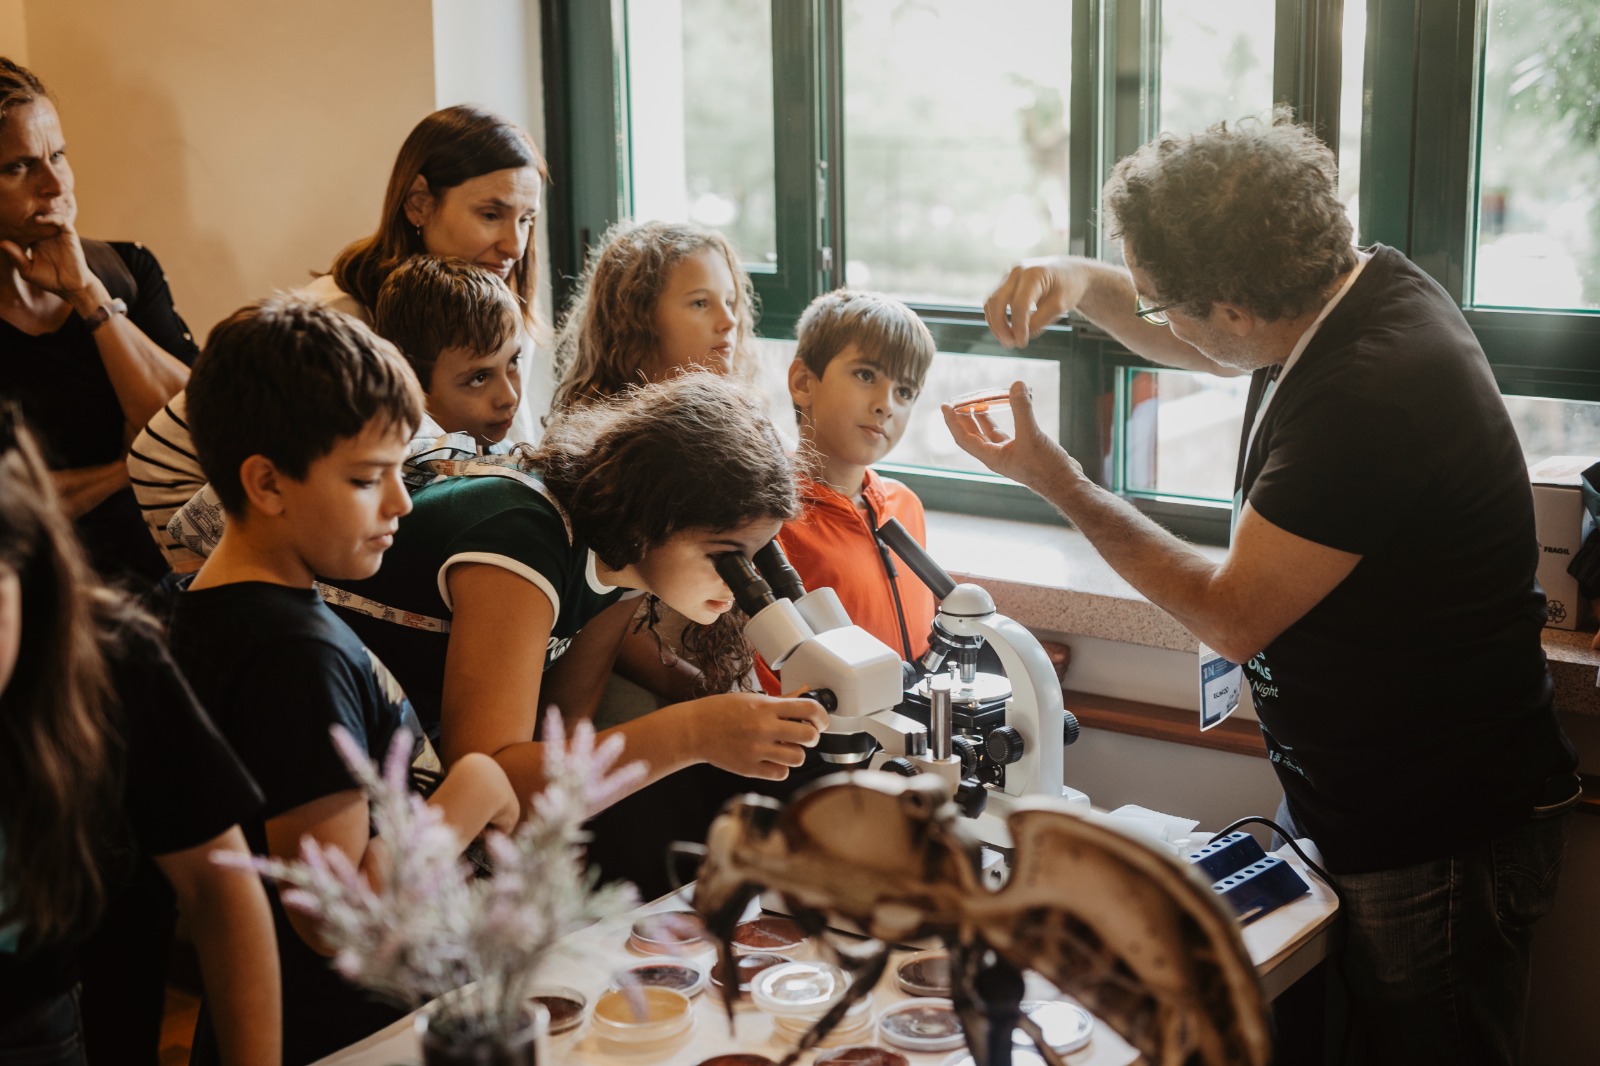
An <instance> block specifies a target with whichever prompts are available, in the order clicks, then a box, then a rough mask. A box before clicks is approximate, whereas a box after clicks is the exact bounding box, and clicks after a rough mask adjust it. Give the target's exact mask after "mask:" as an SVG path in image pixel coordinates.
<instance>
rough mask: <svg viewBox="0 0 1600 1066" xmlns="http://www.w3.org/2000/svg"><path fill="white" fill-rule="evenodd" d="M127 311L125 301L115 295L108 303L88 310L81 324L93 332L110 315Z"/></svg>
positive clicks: (103, 323) (109, 317) (108, 319)
mask: <svg viewBox="0 0 1600 1066" xmlns="http://www.w3.org/2000/svg"><path fill="white" fill-rule="evenodd" d="M127 313H128V305H127V303H126V302H124V301H123V299H122V298H121V297H117V298H115V299H113V300H112V301H111V302H110V303H105V304H101V305H100V306H99V307H96V308H95V309H94V310H93V311H91V312H89V314H88V316H87V317H85V318H84V320H83V324H84V325H85V326H88V327H89V332H90V333H93V332H94V331H95V330H97V329H99V328H100V327H101V326H103V325H105V324H106V323H107V322H108V321H110V319H111V316H112V315H125V314H127Z"/></svg>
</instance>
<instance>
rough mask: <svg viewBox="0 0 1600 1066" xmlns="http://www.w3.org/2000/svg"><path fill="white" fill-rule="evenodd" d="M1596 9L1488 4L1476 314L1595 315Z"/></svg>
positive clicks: (1519, 1) (1599, 53)
mask: <svg viewBox="0 0 1600 1066" xmlns="http://www.w3.org/2000/svg"><path fill="white" fill-rule="evenodd" d="M1597 39H1600V4H1597V3H1595V0H1489V5H1488V13H1487V32H1486V34H1485V38H1484V55H1483V71H1482V78H1481V80H1482V84H1483V109H1482V112H1481V114H1480V115H1479V123H1480V125H1479V134H1478V136H1479V143H1478V219H1477V241H1476V243H1477V260H1476V263H1475V264H1474V269H1473V290H1472V293H1473V297H1472V298H1473V303H1474V304H1476V305H1478V306H1480V307H1483V306H1491V307H1540V308H1568V309H1578V308H1588V309H1596V308H1600V144H1597V140H1600V49H1597V48H1596V47H1595V41H1596V40H1597Z"/></svg>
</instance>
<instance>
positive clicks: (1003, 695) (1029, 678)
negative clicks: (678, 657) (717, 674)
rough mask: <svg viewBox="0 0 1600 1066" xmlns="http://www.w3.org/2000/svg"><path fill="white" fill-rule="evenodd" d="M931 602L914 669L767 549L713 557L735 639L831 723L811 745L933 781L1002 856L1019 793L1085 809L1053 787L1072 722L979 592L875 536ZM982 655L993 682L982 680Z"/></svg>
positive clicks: (903, 546)
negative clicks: (990, 658) (738, 631)
mask: <svg viewBox="0 0 1600 1066" xmlns="http://www.w3.org/2000/svg"><path fill="white" fill-rule="evenodd" d="M878 535H879V536H880V537H881V538H882V540H883V542H884V543H886V544H888V546H889V547H890V548H891V549H893V551H894V552H895V554H897V555H898V556H899V557H900V558H901V559H902V560H903V561H904V562H905V563H906V565H907V566H909V567H910V568H911V570H912V572H913V573H915V574H916V575H917V577H918V578H919V579H920V580H921V581H922V582H923V583H924V584H926V585H927V586H928V588H929V589H931V590H932V591H933V594H934V597H935V599H937V600H938V601H939V610H938V613H937V615H936V616H935V618H934V623H933V630H932V632H931V633H930V635H929V650H928V652H927V654H926V655H925V656H923V659H922V662H921V664H920V666H921V669H920V670H919V669H918V668H917V667H916V666H912V665H911V664H908V663H904V662H902V661H901V659H900V656H899V655H898V654H897V653H896V652H894V651H893V650H891V649H890V648H889V647H887V646H886V645H885V644H884V643H883V642H882V641H880V640H878V639H877V638H876V637H874V636H872V635H871V634H870V633H868V632H866V630H864V629H862V628H861V627H860V626H857V625H854V624H853V623H851V621H850V619H849V617H848V616H847V615H846V613H845V611H844V608H843V606H842V605H841V604H840V602H839V597H838V595H837V594H836V593H835V592H834V591H833V590H832V589H829V588H820V589H813V590H810V591H807V590H806V588H805V585H804V583H803V582H802V581H801V580H800V577H799V575H798V574H797V573H795V571H794V568H793V567H792V566H790V565H789V561H788V559H787V558H786V557H785V556H784V554H783V549H782V548H781V547H780V546H779V545H778V542H777V541H775V540H774V541H772V542H771V543H769V544H768V545H766V546H765V547H764V548H762V549H761V550H760V551H758V552H756V553H755V556H754V557H753V558H747V557H745V556H744V555H742V554H739V553H730V554H728V555H723V556H720V557H719V558H718V560H717V572H718V573H719V574H720V575H721V577H722V579H723V581H725V582H726V583H727V585H728V588H729V589H730V590H731V591H732V593H733V595H734V599H735V602H737V603H738V604H739V607H740V609H741V610H743V611H744V613H745V614H746V615H748V616H749V619H750V621H749V622H748V623H747V624H746V626H745V636H746V637H747V638H748V639H749V641H750V643H751V644H752V645H753V646H754V647H755V649H756V650H757V651H758V652H760V653H761V655H762V657H763V658H764V659H766V661H767V663H768V665H769V666H771V667H772V669H773V671H774V672H775V673H777V675H778V677H779V679H780V680H781V681H782V683H783V688H784V691H786V692H795V691H801V690H803V691H806V692H807V693H808V694H810V695H812V696H813V697H814V698H816V699H818V700H819V701H820V702H821V703H822V704H823V706H824V707H826V708H827V709H828V712H829V725H828V728H827V730H826V731H825V732H824V733H823V735H822V738H821V741H820V742H819V744H818V750H819V752H820V754H821V757H822V758H823V759H824V760H825V761H827V762H829V763H832V764H834V765H836V766H838V767H839V768H840V769H841V770H846V769H875V770H876V769H881V770H887V771H890V772H894V773H900V774H906V775H911V774H919V773H934V774H937V775H938V776H939V777H940V778H941V779H942V780H943V781H944V782H945V783H946V785H947V787H948V789H949V791H950V794H951V796H952V798H953V799H954V800H955V801H956V803H957V804H958V805H959V806H960V807H961V809H962V810H963V811H964V812H965V813H966V814H967V815H968V816H969V817H972V818H974V819H976V822H977V825H976V828H977V832H978V835H979V836H980V837H981V838H982V839H983V841H984V842H985V843H987V844H990V845H992V846H993V847H994V848H997V849H1002V850H1005V849H1009V848H1010V846H1011V839H1010V834H1009V832H1008V831H1007V830H1006V826H1005V819H1006V816H1007V815H1008V814H1009V813H1010V812H1011V810H1012V809H1014V808H1015V806H1016V805H1017V803H1018V801H1020V800H1021V799H1022V798H1023V797H1026V796H1039V795H1046V796H1058V797H1064V798H1066V799H1067V800H1068V801H1069V802H1070V803H1073V804H1079V803H1081V804H1082V805H1084V806H1085V807H1087V806H1088V803H1089V798H1088V796H1087V795H1085V794H1084V793H1082V792H1079V791H1077V790H1075V789H1071V788H1067V787H1066V786H1065V785H1064V783H1063V780H1062V751H1063V749H1064V747H1065V745H1067V744H1070V743H1072V742H1073V741H1075V740H1076V739H1077V737H1078V722H1077V719H1076V718H1075V717H1074V716H1073V715H1072V714H1071V712H1069V711H1066V710H1065V708H1064V707H1063V706H1062V701H1061V685H1060V682H1059V680H1058V679H1057V678H1056V674H1055V670H1054V668H1053V667H1052V666H1051V664H1050V659H1049V656H1048V655H1046V653H1045V651H1044V648H1043V647H1042V646H1041V645H1040V643H1039V641H1038V640H1037V638H1035V637H1034V636H1033V634H1031V633H1029V632H1028V631H1027V630H1026V629H1025V628H1023V627H1022V626H1021V625H1019V624H1018V623H1017V622H1015V621H1013V620H1012V619H1010V618H1007V617H1005V616H1004V615H1001V614H999V613H997V612H996V611H995V607H994V599H993V598H992V597H991V596H990V595H989V593H988V592H987V591H986V590H984V589H983V588H980V587H979V586H977V585H972V584H959V585H958V584H956V582H955V581H954V580H952V579H951V577H950V575H949V574H947V573H946V572H945V571H944V570H943V568H941V567H940V566H939V564H938V563H936V562H935V561H934V560H933V558H932V557H931V556H930V555H928V553H927V552H926V551H925V550H923V548H922V546H921V545H920V544H918V543H917V541H916V539H915V538H914V537H912V536H911V534H910V533H909V532H908V531H907V530H906V529H905V528H904V527H903V526H902V525H901V524H900V523H899V522H898V521H896V520H894V519H890V520H889V521H888V522H887V523H885V524H884V526H883V527H882V528H881V529H879V530H878ZM985 646H987V647H988V648H990V649H991V650H992V651H993V652H994V654H995V656H996V657H997V658H998V660H999V663H1000V668H1001V670H1002V671H1003V674H994V673H985V672H982V671H980V670H979V658H980V652H981V651H982V650H983V649H984V647H985Z"/></svg>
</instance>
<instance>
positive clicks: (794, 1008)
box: [750, 962, 850, 1017]
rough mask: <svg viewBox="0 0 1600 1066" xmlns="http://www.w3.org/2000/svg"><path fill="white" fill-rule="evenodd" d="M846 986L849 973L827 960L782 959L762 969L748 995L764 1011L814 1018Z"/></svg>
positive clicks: (843, 991)
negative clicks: (802, 960) (768, 967)
mask: <svg viewBox="0 0 1600 1066" xmlns="http://www.w3.org/2000/svg"><path fill="white" fill-rule="evenodd" d="M849 987H850V978H849V976H848V975H847V974H846V973H845V972H844V971H843V970H841V969H839V967H837V966H834V965H833V964H831V963H826V962H786V963H784V964H783V965H781V966H773V967H772V968H770V969H766V970H762V971H761V973H760V974H758V975H757V976H756V979H755V981H754V982H752V983H751V986H750V998H751V999H752V1000H753V1001H754V1002H755V1005H756V1006H757V1007H760V1008H761V1009H762V1010H763V1011H765V1012H766V1013H768V1014H776V1015H801V1016H809V1017H816V1016H819V1015H821V1014H822V1012H823V1011H825V1010H827V1009H828V1007H830V1006H832V1005H833V1003H834V1002H835V1001H836V1000H838V999H839V997H840V996H842V995H844V993H845V989H847V988H849Z"/></svg>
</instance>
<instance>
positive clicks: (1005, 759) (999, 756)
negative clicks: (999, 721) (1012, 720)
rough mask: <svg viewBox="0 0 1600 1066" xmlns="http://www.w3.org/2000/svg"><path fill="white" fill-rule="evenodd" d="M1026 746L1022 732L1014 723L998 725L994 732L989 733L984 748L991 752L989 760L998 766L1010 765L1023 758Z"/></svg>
mask: <svg viewBox="0 0 1600 1066" xmlns="http://www.w3.org/2000/svg"><path fill="white" fill-rule="evenodd" d="M1025 746H1026V745H1024V743H1023V741H1022V734H1021V733H1020V732H1018V731H1017V727H1016V726H1014V725H1002V726H996V727H995V729H994V732H992V733H990V734H989V739H988V740H986V741H985V742H984V750H985V751H987V752H988V753H989V760H990V761H991V762H993V763H994V764H995V765H997V766H1009V765H1011V764H1012V763H1014V762H1016V761H1017V760H1018V759H1020V758H1022V750H1023V748H1024V747H1025Z"/></svg>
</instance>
